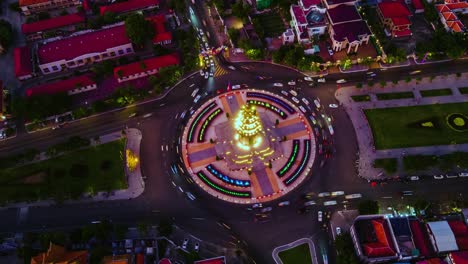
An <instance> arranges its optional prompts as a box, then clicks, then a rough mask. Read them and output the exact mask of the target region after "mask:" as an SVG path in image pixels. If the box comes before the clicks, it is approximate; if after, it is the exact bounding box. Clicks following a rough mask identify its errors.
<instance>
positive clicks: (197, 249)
mask: <svg viewBox="0 0 468 264" xmlns="http://www.w3.org/2000/svg"><path fill="white" fill-rule="evenodd" d="M193 250H195V252H198V251H200V244H198V243H195V247H194V248H193Z"/></svg>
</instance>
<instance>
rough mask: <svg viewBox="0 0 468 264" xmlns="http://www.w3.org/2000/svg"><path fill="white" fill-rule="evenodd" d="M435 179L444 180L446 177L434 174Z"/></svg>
mask: <svg viewBox="0 0 468 264" xmlns="http://www.w3.org/2000/svg"><path fill="white" fill-rule="evenodd" d="M434 179H436V180H442V179H444V175H434Z"/></svg>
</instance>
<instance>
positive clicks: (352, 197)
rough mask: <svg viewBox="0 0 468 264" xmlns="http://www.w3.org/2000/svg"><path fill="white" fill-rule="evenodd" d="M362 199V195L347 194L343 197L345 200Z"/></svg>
mask: <svg viewBox="0 0 468 264" xmlns="http://www.w3.org/2000/svg"><path fill="white" fill-rule="evenodd" d="M361 197H362V194H360V193H353V194H348V195H346V196H345V199H357V198H361Z"/></svg>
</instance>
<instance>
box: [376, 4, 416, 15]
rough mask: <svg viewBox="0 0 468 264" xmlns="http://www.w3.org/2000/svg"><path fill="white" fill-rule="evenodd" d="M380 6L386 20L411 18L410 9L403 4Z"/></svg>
mask: <svg viewBox="0 0 468 264" xmlns="http://www.w3.org/2000/svg"><path fill="white" fill-rule="evenodd" d="M378 6H379V9H380V11H381V12H382V15H383V16H384V18H392V17H408V16H411V12H410V11H409V10H408V7H406V5H405V4H403V3H401V2H382V3H379V4H378Z"/></svg>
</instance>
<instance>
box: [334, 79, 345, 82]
mask: <svg viewBox="0 0 468 264" xmlns="http://www.w3.org/2000/svg"><path fill="white" fill-rule="evenodd" d="M336 83H346V80H345V79H339V80H337V81H336Z"/></svg>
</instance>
